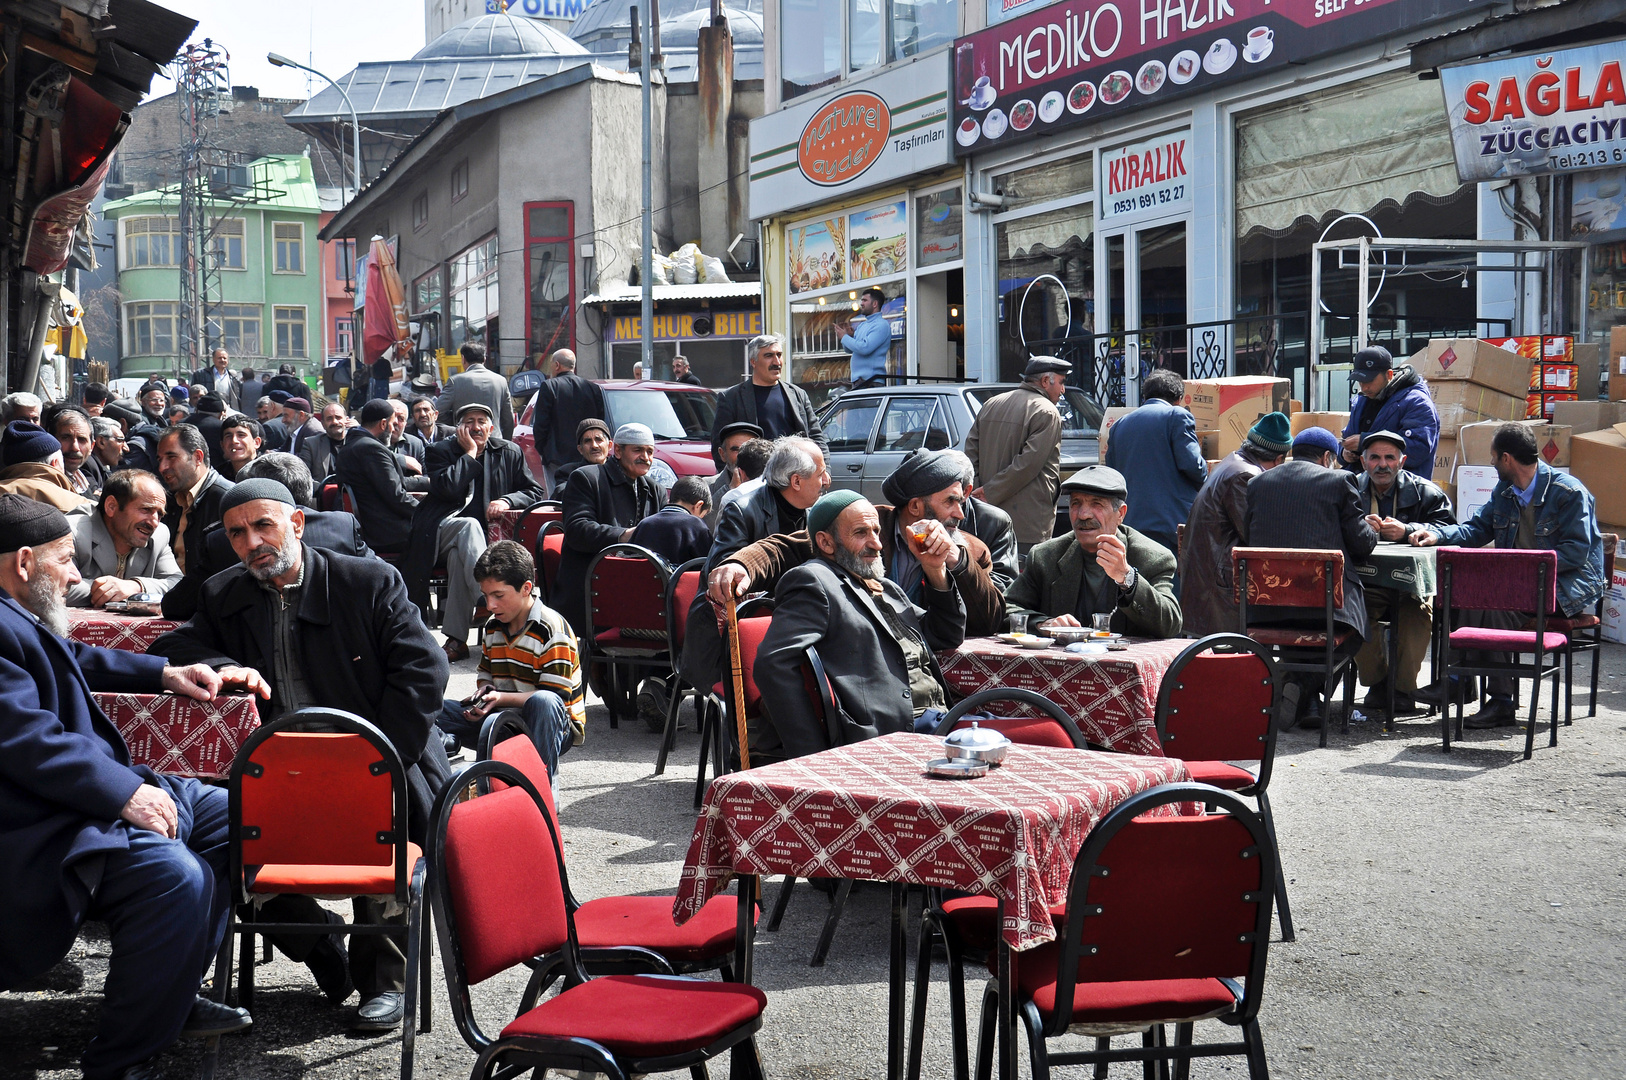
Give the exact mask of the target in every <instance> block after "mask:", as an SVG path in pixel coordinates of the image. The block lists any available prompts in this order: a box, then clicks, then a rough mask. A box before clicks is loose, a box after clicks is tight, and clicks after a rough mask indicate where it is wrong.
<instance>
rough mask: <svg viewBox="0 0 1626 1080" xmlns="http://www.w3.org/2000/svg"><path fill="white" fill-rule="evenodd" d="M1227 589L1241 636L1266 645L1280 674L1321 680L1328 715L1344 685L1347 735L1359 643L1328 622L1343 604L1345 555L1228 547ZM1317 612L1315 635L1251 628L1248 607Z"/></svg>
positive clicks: (1286, 628) (1324, 723) (1285, 628)
mask: <svg viewBox="0 0 1626 1080" xmlns="http://www.w3.org/2000/svg"><path fill="white" fill-rule="evenodd" d="M1231 571H1232V579H1233V582H1232V588H1233V589H1234V590H1235V595H1236V602H1237V617H1238V620H1239V623H1238V625H1239V626H1240V629H1241V632H1242V634H1243V635H1245V636H1247V637H1250V638H1252V639H1253V640H1255V641H1257V642H1259V643H1260V644H1261V645H1268V646H1270V648H1271V651H1272V652H1273V653H1274V654H1275V656H1276V666H1277V668H1278V669H1279V670H1281V671H1303V672H1316V673H1319V674H1320V675H1321V679H1322V692H1323V695H1324V696H1325V698H1326V701H1327V712H1328V713H1329V714H1330V713H1331V711H1332V690H1333V687H1335V686H1337V685H1338V680H1339V678H1340V677H1342V678H1343V681H1344V733H1345V734H1346V735H1347V734H1348V733H1349V712H1350V707H1351V705H1352V703H1353V699H1354V692H1355V654H1356V653H1357V652H1358V651H1359V650H1360V647H1361V642H1360V639H1359V638H1358V637H1356V636H1355V632H1354V631H1353V630H1349V629H1347V628H1343V627H1339V626H1338V625H1337V624H1336V622H1335V621H1334V619H1333V614H1334V612H1335V611H1336V610H1337V608H1338V606H1339V605H1340V604H1342V603H1343V602H1344V553H1343V552H1342V551H1333V550H1330V549H1327V550H1320V549H1309V548H1307V549H1304V550H1297V549H1284V548H1241V547H1239V548H1233V549H1232V550H1231ZM1250 606H1252V607H1254V608H1284V607H1285V608H1303V609H1309V610H1316V609H1320V610H1321V611H1323V612H1324V613H1325V618H1326V622H1325V625H1324V626H1323V627H1322V628H1321V629H1320V630H1310V629H1300V628H1298V627H1291V626H1268V625H1266V626H1254V625H1251V624H1250V623H1249V621H1248V608H1249V607H1250ZM1329 720H1330V716H1329V717H1327V718H1324V719H1323V720H1322V723H1321V739H1320V745H1321V746H1326V745H1327V724H1328V722H1329Z"/></svg>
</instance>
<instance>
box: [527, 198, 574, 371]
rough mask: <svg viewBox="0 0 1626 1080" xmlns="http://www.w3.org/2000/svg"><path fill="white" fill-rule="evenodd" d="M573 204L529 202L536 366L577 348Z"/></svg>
mask: <svg viewBox="0 0 1626 1080" xmlns="http://www.w3.org/2000/svg"><path fill="white" fill-rule="evenodd" d="M573 210H574V206H573V204H571V203H528V204H527V205H526V207H525V233H526V235H525V264H526V267H527V271H526V272H527V273H528V274H529V276H530V293H529V299H530V310H531V316H530V323H531V331H530V355H531V358H532V360H533V362H534V364H535V366H536V367H538V368H540V367H541V366H542V365H541V362H542V361H543V360H546V359H547V358H548V357H549V356H551V355H552V354H553V352H554V350H556V349H574V348H575V347H576V335H575V333H574V332H573V330H574V327H573V325H572V322H573V321H572V319H571V318H570V314H571V310H572V301H571V296H572V294H573V293H574V291H575V290H574V289H573V287H572V286H573V283H574V280H575V264H574V262H573V260H572V259H571V257H570V247H571V237H572V228H571V215H572V212H573Z"/></svg>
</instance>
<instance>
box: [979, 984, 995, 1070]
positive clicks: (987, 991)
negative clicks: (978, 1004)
mask: <svg viewBox="0 0 1626 1080" xmlns="http://www.w3.org/2000/svg"><path fill="white" fill-rule="evenodd" d="M998 1023H999V982H998V980H995V979H989V980H988V985H987V986H986V987H984V988H983V991H982V1015H981V1017H979V1018H978V1021H977V1080H992V1077H993V1072H994V1029H995V1025H996V1024H998Z"/></svg>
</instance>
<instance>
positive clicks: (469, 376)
mask: <svg viewBox="0 0 1626 1080" xmlns="http://www.w3.org/2000/svg"><path fill="white" fill-rule="evenodd" d="M458 352H460V353H462V354H463V370H462V371H461V372H460V373H459V374H456V375H453V376H452V381H451V382H449V383H447V384H446V392H445V393H444V394H442V395H440V411H441V412H443V413H445V414H446V415H447V416H450V417H454V418H455V417H457V416H458V415H460V414H461V412H462V410H463V406H465V405H470V404H473V403H474V402H479V403H481V404H482V405H484V406H486V408H487V409H488V410H489V411H490V412H491V415H492V416H493V417H495V418H496V420H497V424H498V426H499V427H500V428H501V429H502V437H503V438H504V439H512V438H513V437H514V399H513V398H512V397H510V396H509V394H508V380H507V379H505V378H503V377H502V376H501V375H498V374H497V373H496V372H495V371H487V370H486V350H485V346H484V345H476V344H474V343H472V342H471V343H470V344H468V345H465V346H463V347H462V348H461V349H459V350H458ZM542 385H543V386H544V387H546V386H547V383H543V384H542ZM601 404H602V402H601ZM599 415H602V410H601V412H600V413H599ZM533 419H534V418H533ZM533 430H534V429H533ZM565 430H566V431H569V430H570V429H569V428H566V429H565ZM536 444H537V446H538V447H540V446H541V445H542V438H541V436H540V435H538V436H537V440H536Z"/></svg>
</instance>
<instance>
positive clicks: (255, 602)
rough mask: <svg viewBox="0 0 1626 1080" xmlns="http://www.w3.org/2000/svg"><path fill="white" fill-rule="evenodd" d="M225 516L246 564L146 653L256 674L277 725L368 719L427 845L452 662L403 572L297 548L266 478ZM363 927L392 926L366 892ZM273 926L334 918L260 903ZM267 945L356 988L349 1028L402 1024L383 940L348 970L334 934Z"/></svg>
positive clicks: (361, 948)
mask: <svg viewBox="0 0 1626 1080" xmlns="http://www.w3.org/2000/svg"><path fill="white" fill-rule="evenodd" d="M221 506H222V523H223V524H224V526H225V529H226V535H227V537H228V538H229V539H230V540H231V546H232V550H233V551H234V552H235V553H236V554H237V557H238V559H239V560H240V561H241V564H240V565H238V566H234V567H232V568H230V569H228V570H225V571H223V572H221V573H218V574H216V575H215V576H214V577H212V578H210V579H209V580H208V581H207V582H205V583H204V586H203V592H202V595H201V597H200V598H199V601H198V610H197V613H196V614H195V615H193V616H192V619H191V621H190V622H188V623H186V624H185V625H184V626H182V627H180V628H179V629H177V630H174V631H171V632H170V633H168V634H165V635H164V636H162V637H160V638H159V639H158V640H157V641H155V642H154V643H153V645H152V648H151V649H150V650H148V651H149V652H151V653H153V654H155V655H159V656H168V657H170V658H171V662H173V663H181V662H185V663H201V664H207V665H208V666H209V667H212V668H216V669H225V670H227V671H234V672H235V671H242V670H247V671H251V672H255V673H259V674H261V675H263V676H264V679H263V685H265V686H266V696H267V698H268V701H267V703H266V705H264V706H262V711H261V715H262V716H264V717H267V718H271V719H275V718H278V717H281V716H284V715H287V714H288V713H292V712H295V711H297V710H299V709H303V708H306V707H308V706H314V705H321V706H324V707H327V708H333V709H341V710H343V711H345V712H349V713H354V714H355V715H357V716H359V717H361V718H362V719H363V720H366V721H368V722H369V723H372V724H375V725H377V727H378V728H379V730H380V731H382V732H383V733H384V736H385V737H386V738H388V739H389V741H390V743H391V744H392V745H393V746H394V747H395V749H396V751H397V752H398V753H399V754H400V755H401V761H402V763H403V764H404V765H406V773H407V776H406V782H407V792H406V794H407V816H408V833H409V835H410V836H411V838H412V840H413V841H414V842H415V843H418V844H420V845H421V844H424V843H426V842H427V840H428V835H427V833H428V824H429V810H430V807H431V805H432V804H433V801H434V798H435V796H436V795H437V794H438V793H439V791H440V789H441V787H442V786H443V785H444V784H445V783H446V781H447V780H448V779H450V776H451V769H450V766H449V764H448V763H447V761H446V754H445V751H444V750H443V749H442V747H441V743H440V740H439V739H434V738H430V735H431V733H432V732H433V731H434V718H435V716H436V715H437V714H438V713H439V712H440V704H441V692H442V690H443V689H444V687H445V686H446V679H447V677H448V675H449V674H450V670H449V669H448V667H447V664H446V657H445V656H444V655H443V654H442V653H441V652H440V650H439V649H437V648H435V643H434V639H433V638H431V637H430V635H429V630H428V628H426V627H425V626H424V625H423V620H422V619H421V618H419V616H418V612H417V609H416V608H414V607H413V606H412V603H411V602H410V601H409V600H408V599H407V595H406V586H405V585H404V584H403V583H402V581H401V576H400V575H399V574H397V573H396V572H395V570H394V569H393V568H391V567H390V566H389V565H387V564H386V563H384V562H382V561H381V560H378V559H355V558H351V557H349V556H346V555H339V554H335V553H333V552H330V551H323V550H322V549H320V548H316V547H313V546H311V545H308V544H305V543H303V542H302V540H301V537H302V535H303V533H304V527H305V512H304V511H303V510H301V509H300V508H299V507H298V506H297V505H295V503H294V497H293V494H292V493H291V492H289V491H288V489H287V488H285V487H283V486H282V485H281V484H279V483H277V482H276V481H275V480H266V479H261V478H254V479H251V480H245V481H244V482H243V483H241V484H239V485H237V486H236V487H235V488H233V489H232V490H231V491H230V492H228V493H227V495H226V498H225V499H223V500H222V504H221ZM353 904H354V908H355V920H356V922H358V923H371V924H382V923H392V924H396V925H400V926H401V927H402V928H403V929H404V928H405V924H406V915H405V913H404V912H403V913H402V914H400V915H399V916H389V917H387V916H385V914H384V906H383V905H382V904H381V903H379V902H377V901H374V900H371V899H366V898H361V899H357V900H355V901H353ZM262 912H263V917H264V918H265V919H267V920H268V921H277V922H309V923H314V924H317V925H321V924H323V923H333V922H337V921H338V916H337V915H330V914H329V913H328V912H326V911H324V910H323V909H322V907H321V906H320V905H319V904H317V902H316V901H315V899H313V898H311V897H304V896H286V897H278V898H277V899H276V900H273V901H271V902H270V903H267V904H266V905H264V907H263V908H262ZM272 941H273V942H274V943H275V944H277V945H278V946H279V947H281V948H282V949H283V951H284V952H285V953H287V954H288V955H289V956H290V957H291V958H292V959H294V960H296V961H300V962H305V963H308V964H310V965H311V967H312V971H313V973H315V974H316V975H317V977H318V985H319V986H321V987H322V989H323V991H324V992H325V993H327V994H328V997H329V999H330V1000H332V1001H333V1002H334V1004H339V1003H341V1002H343V1001H344V1000H345V998H347V997H348V996H349V994H350V988H351V987H350V984H351V982H352V981H353V982H354V985H355V988H356V989H357V990H359V991H360V992H361V998H362V1001H361V1007H360V1008H359V1009H358V1010H357V1011H356V1015H355V1018H354V1020H353V1021H352V1023H351V1026H352V1027H353V1028H355V1029H356V1030H360V1031H387V1030H389V1029H390V1028H393V1027H396V1026H397V1025H399V1024H400V1022H401V1015H402V1012H403V988H404V986H405V978H406V974H407V973H406V970H405V968H406V963H405V959H404V957H403V955H402V951H401V948H400V946H399V945H398V944H397V943H396V942H395V941H394V940H393V939H391V938H387V937H380V936H365V937H362V936H358V937H355V938H353V939H352V944H351V946H350V953H349V958H348V959H349V963H348V969H349V970H348V977H346V973H345V971H344V968H343V966H342V965H343V960H344V949H343V948H342V946H340V945H338V944H337V943H336V941H335V938H334V937H325V938H316V937H296V938H292V939H286V940H283V939H278V938H277V937H276V936H275V935H273V936H272Z"/></svg>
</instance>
